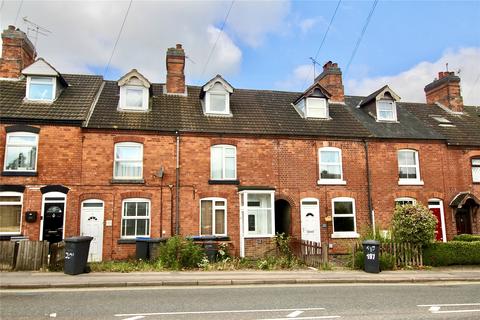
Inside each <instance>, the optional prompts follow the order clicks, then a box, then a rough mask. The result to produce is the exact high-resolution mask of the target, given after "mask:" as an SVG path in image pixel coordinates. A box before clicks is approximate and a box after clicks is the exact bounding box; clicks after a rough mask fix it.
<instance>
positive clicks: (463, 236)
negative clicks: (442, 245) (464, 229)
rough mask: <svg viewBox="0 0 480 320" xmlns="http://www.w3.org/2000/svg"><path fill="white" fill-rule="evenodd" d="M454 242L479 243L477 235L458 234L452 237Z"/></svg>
mask: <svg viewBox="0 0 480 320" xmlns="http://www.w3.org/2000/svg"><path fill="white" fill-rule="evenodd" d="M453 240H454V241H466V242H473V241H480V235H478V234H459V235H458V236H455V237H453Z"/></svg>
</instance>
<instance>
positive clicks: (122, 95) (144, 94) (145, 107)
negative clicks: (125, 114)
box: [118, 84, 150, 111]
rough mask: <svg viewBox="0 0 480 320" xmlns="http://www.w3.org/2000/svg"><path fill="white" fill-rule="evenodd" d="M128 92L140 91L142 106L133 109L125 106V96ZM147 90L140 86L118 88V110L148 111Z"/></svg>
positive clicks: (131, 85) (127, 85)
mask: <svg viewBox="0 0 480 320" xmlns="http://www.w3.org/2000/svg"><path fill="white" fill-rule="evenodd" d="M128 90H142V106H141V107H134V106H128V105H127V100H128V99H127V94H128ZM149 98H150V97H149V93H148V88H145V87H144V86H141V85H133V84H125V85H123V86H121V87H120V100H119V104H118V109H119V110H121V111H148V100H149Z"/></svg>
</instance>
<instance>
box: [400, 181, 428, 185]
mask: <svg viewBox="0 0 480 320" xmlns="http://www.w3.org/2000/svg"><path fill="white" fill-rule="evenodd" d="M398 185H399V186H423V185H424V183H423V180H398Z"/></svg>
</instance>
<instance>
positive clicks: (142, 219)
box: [122, 199, 150, 238]
mask: <svg viewBox="0 0 480 320" xmlns="http://www.w3.org/2000/svg"><path fill="white" fill-rule="evenodd" d="M149 236H150V200H148V199H125V200H123V205H122V238H135V237H149Z"/></svg>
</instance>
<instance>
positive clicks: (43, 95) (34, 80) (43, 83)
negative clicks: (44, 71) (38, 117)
mask: <svg viewBox="0 0 480 320" xmlns="http://www.w3.org/2000/svg"><path fill="white" fill-rule="evenodd" d="M56 87H57V81H56V78H55V77H34V76H28V77H27V100H32V101H46V102H51V101H53V100H54V99H55V91H56Z"/></svg>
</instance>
